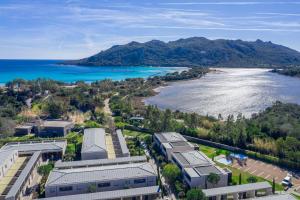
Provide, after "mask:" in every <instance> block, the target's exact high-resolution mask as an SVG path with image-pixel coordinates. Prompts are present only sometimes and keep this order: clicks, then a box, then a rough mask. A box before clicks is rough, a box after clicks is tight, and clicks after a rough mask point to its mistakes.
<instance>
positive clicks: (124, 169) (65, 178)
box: [45, 162, 157, 197]
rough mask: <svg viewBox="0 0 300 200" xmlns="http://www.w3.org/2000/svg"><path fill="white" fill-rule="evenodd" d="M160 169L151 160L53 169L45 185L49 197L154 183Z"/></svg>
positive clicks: (137, 186)
mask: <svg viewBox="0 0 300 200" xmlns="http://www.w3.org/2000/svg"><path fill="white" fill-rule="evenodd" d="M156 180H157V173H156V171H155V170H154V169H153V167H152V165H150V164H149V163H145V162H144V163H131V164H121V165H110V166H98V167H86V168H73V169H54V170H53V171H52V172H51V173H50V175H49V177H48V180H47V183H46V185H45V192H46V197H55V196H64V195H75V194H85V193H89V192H104V191H113V190H116V191H117V190H122V189H128V188H141V187H149V186H155V185H156Z"/></svg>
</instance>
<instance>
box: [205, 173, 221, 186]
mask: <svg viewBox="0 0 300 200" xmlns="http://www.w3.org/2000/svg"><path fill="white" fill-rule="evenodd" d="M207 181H208V182H209V183H211V184H213V185H216V184H218V183H219V181H220V176H219V175H218V174H215V173H210V174H209V175H208V176H207Z"/></svg>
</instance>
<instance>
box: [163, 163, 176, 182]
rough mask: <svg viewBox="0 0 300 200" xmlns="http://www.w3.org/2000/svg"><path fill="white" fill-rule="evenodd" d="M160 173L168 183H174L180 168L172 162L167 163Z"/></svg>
mask: <svg viewBox="0 0 300 200" xmlns="http://www.w3.org/2000/svg"><path fill="white" fill-rule="evenodd" d="M162 175H163V176H164V177H165V179H166V181H167V182H168V183H169V184H171V185H174V183H175V181H176V179H177V178H178V177H179V176H180V169H179V168H178V167H177V166H176V165H174V164H167V165H166V166H164V168H163V171H162Z"/></svg>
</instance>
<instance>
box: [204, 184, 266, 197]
mask: <svg viewBox="0 0 300 200" xmlns="http://www.w3.org/2000/svg"><path fill="white" fill-rule="evenodd" d="M269 188H272V186H271V185H270V183H268V182H258V183H249V184H243V185H233V186H227V187H218V188H212V189H206V190H202V191H203V192H204V194H205V196H206V197H212V196H217V195H225V194H232V193H240V192H248V191H253V190H260V189H269Z"/></svg>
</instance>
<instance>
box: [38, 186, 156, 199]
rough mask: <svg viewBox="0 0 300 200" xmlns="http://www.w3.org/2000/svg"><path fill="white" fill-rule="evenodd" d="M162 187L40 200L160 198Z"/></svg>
mask: <svg viewBox="0 0 300 200" xmlns="http://www.w3.org/2000/svg"><path fill="white" fill-rule="evenodd" d="M159 197H160V189H159V186H149V187H140V188H129V189H123V190H114V191H106V192H94V193H86V194H77V195H68V196H67V197H66V196H58V197H49V198H43V199H40V200H66V199H68V200H79V199H83V200H129V199H136V200H155V199H160V198H159Z"/></svg>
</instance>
